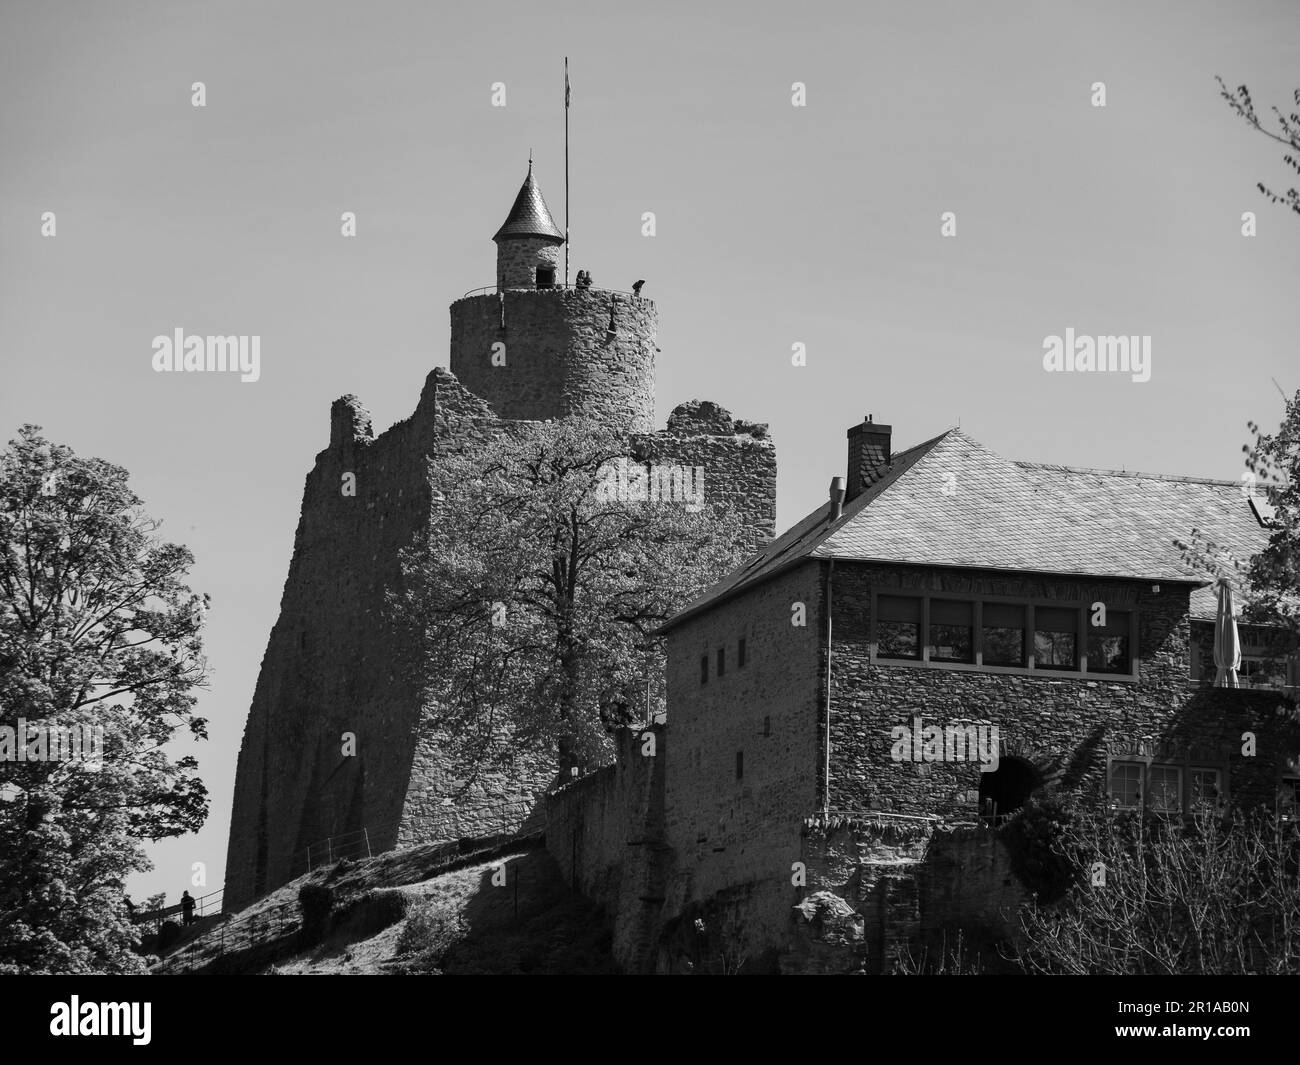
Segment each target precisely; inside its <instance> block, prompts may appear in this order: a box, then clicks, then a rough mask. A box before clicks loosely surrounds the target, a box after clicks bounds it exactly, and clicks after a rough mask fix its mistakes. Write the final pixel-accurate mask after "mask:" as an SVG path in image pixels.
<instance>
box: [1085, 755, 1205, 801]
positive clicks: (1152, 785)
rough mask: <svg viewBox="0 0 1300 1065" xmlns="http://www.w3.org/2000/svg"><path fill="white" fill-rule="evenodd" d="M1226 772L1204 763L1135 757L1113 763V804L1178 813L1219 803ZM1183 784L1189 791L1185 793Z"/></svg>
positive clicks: (1111, 782)
mask: <svg viewBox="0 0 1300 1065" xmlns="http://www.w3.org/2000/svg"><path fill="white" fill-rule="evenodd" d="M1224 778H1225V771H1224V769H1223V768H1221V767H1214V766H1205V765H1189V764H1188V763H1186V762H1183V763H1182V764H1172V763H1165V762H1147V761H1146V760H1144V759H1143V760H1139V759H1136V758H1125V759H1118V760H1112V761H1111V763H1110V798H1111V804H1112V805H1114V806H1118V807H1122V808H1124V809H1128V810H1135V809H1138V808H1140V807H1145V808H1146V809H1148V810H1150V811H1151V812H1152V813H1158V814H1177V813H1182V812H1183V811H1184V810H1192V809H1195V808H1197V807H1207V806H1209V807H1214V806H1217V805H1218V804H1219V803H1220V802H1222V801H1223V799H1224V798H1225V797H1226V796H1225V794H1224V786H1223V785H1224ZM1184 787H1185V788H1186V791H1185V792H1184Z"/></svg>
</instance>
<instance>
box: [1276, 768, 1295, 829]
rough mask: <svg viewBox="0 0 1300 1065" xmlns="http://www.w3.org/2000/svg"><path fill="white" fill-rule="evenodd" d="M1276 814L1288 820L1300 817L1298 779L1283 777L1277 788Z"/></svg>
mask: <svg viewBox="0 0 1300 1065" xmlns="http://www.w3.org/2000/svg"><path fill="white" fill-rule="evenodd" d="M1277 808H1278V812H1279V813H1282V814H1285V815H1286V816H1287V817H1288V819H1291V820H1294V819H1295V818H1297V817H1300V777H1292V776H1284V777H1283V778H1282V783H1281V785H1280V786H1279V787H1278V795H1277Z"/></svg>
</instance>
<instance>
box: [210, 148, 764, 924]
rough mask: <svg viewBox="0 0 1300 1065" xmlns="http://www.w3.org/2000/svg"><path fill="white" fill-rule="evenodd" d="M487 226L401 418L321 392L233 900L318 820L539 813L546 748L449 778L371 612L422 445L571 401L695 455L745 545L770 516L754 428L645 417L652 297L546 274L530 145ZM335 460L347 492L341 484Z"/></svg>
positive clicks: (396, 835)
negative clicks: (485, 243)
mask: <svg viewBox="0 0 1300 1065" xmlns="http://www.w3.org/2000/svg"><path fill="white" fill-rule="evenodd" d="M493 239H494V241H495V242H496V245H497V284H496V286H495V288H493V289H489V290H486V291H482V292H479V293H477V294H470V295H467V296H465V297H464V298H462V299H459V300H457V301H456V302H454V303H453V304H452V305H451V358H450V367H451V369H450V372H448V370H446V369H442V368H435V369H434V370H433V371H432V372H431V373H430V374H429V375H428V378H427V379H426V381H425V385H424V388H423V391H422V392H421V395H420V399H419V402H418V403H417V405H416V408H415V412H414V413H413V414H412V415H411V417H409V418H408V419H406V420H405V421H402V422H399V423H398V424H396V425H394V426H392V427H391V428H389V429H388V430H387V431H385V432H383V433H381V434H380V435H379V436H375V435H374V432H373V430H372V427H371V422H370V415H369V413H368V412H367V411H366V409H365V408H364V407H363V406H362V405H361V403H360V402H359V401H358V400H357V398H356V397H355V396H344V397H343V398H341V399H339V400H336V401H335V402H334V404H333V407H332V409H331V412H330V434H329V446H328V447H327V448H325V450H323V451H321V452H320V453H319V454H318V455H317V456H316V459H315V463H314V465H313V467H312V469H311V471H310V472H309V473H308V474H307V478H306V483H305V486H304V490H303V502H302V509H301V516H300V518H299V522H298V528H297V532H296V534H295V537H294V550H293V558H292V561H291V563H290V566H289V574H288V577H287V579H286V580H285V586H284V592H283V595H282V598H281V602H280V614H279V617H278V619H277V621H276V623H275V626H274V628H273V629H272V631H271V635H270V639H269V641H268V643H267V649H266V653H265V655H264V657H263V659H262V668H261V673H260V675H259V677H258V681H257V687H256V690H255V692H254V695H253V701H252V706H251V708H250V710H249V714H248V720H247V723H246V725H245V729H244V738H243V744H242V746H241V748H240V753H239V762H238V769H237V772H236V778H235V794H234V804H233V812H232V816H231V826H230V841H229V847H228V852H227V861H226V882H225V896H224V898H225V906H226V909H227V910H228V911H233V910H237V909H239V908H241V907H243V906H245V905H247V904H248V903H249V902H251V901H252V900H253V899H256V898H258V897H259V896H261V895H262V894H264V893H265V892H267V891H270V890H272V889H274V888H275V887H277V886H279V885H281V884H283V883H285V882H287V881H288V880H290V879H292V878H293V877H295V876H297V875H299V874H300V873H302V872H304V871H305V867H306V866H305V860H306V856H307V853H308V847H310V846H312V845H318V844H320V843H321V842H322V841H325V840H327V839H330V838H335V837H339V836H343V835H347V834H359V833H364V836H365V839H366V843H367V847H368V849H369V850H370V851H371V852H374V853H377V852H379V851H382V850H386V849H390V848H392V847H395V846H398V845H403V846H404V845H409V844H415V843H424V842H434V841H438V840H451V839H460V838H464V837H472V836H482V835H488V834H493V833H497V832H506V831H513V830H515V829H517V828H518V827H519V826H520V825H521V824H524V823H525V822H526V821H527V820H528V819H529V818H530V817H532V816H534V815H538V814H540V810H539V797H540V795H541V794H542V792H543V791H544V789H545V788H546V787H547V785H548V784H549V783H550V782H551V781H552V780H553V778H554V774H555V766H554V765H553V764H550V763H548V761H547V760H546V759H544V758H538V759H536V760H534V761H533V762H531V763H530V762H527V761H524V762H522V763H521V768H518V769H516V770H514V771H511V772H496V773H491V772H489V773H484V774H480V775H479V776H478V777H477V778H476V779H474V780H473V781H467V780H464V779H462V778H460V777H458V776H457V770H456V769H455V768H454V765H453V763H454V759H453V757H452V755H453V753H454V751H455V747H456V742H457V741H456V738H455V737H454V736H450V735H447V734H446V733H444V732H439V731H438V730H436V729H429V728H427V727H423V728H422V726H421V718H422V716H423V714H422V711H423V709H424V708H423V706H422V699H421V695H420V692H419V690H418V688H417V686H416V685H415V684H414V683H413V681H412V680H411V679H410V671H409V669H408V668H407V665H408V664H409V662H410V661H411V657H410V656H412V655H414V654H415V653H416V651H415V649H414V648H413V647H411V646H410V645H409V643H408V642H407V640H406V639H405V638H404V637H403V636H402V634H401V633H399V632H397V631H395V630H394V629H393V628H392V626H391V625H390V624H389V623H388V621H387V620H386V617H385V611H384V594H385V590H386V589H387V588H389V587H390V586H392V585H393V584H394V583H395V582H396V581H397V580H398V578H399V576H400V568H399V564H398V553H399V551H400V550H401V549H402V548H404V547H406V546H408V545H409V544H410V543H411V541H412V540H413V538H415V537H416V536H417V535H418V534H419V533H420V532H421V531H422V530H423V529H424V528H426V524H427V522H428V521H429V520H430V508H431V505H432V501H433V498H434V494H435V493H436V490H437V486H436V485H431V484H430V483H429V480H428V476H427V472H426V460H427V459H428V458H429V457H430V456H435V455H438V454H441V453H445V452H446V451H449V450H452V451H454V450H458V449H465V448H473V447H475V446H477V445H479V444H481V443H482V442H484V441H486V440H489V439H491V438H493V437H495V436H496V435H498V434H499V433H501V432H502V431H504V430H505V429H506V428H507V427H508V426H510V425H511V424H518V423H522V422H529V421H533V422H536V421H544V420H547V419H555V418H578V419H585V420H588V421H590V422H591V423H592V424H604V425H608V426H612V427H615V428H618V429H620V430H623V431H630V432H632V433H633V434H635V435H634V437H633V450H634V455H633V456H631V457H633V458H635V459H636V460H638V461H650V462H655V463H661V464H671V465H682V466H688V467H689V466H700V467H703V468H704V469H705V471H706V475H707V484H708V493H709V497H710V499H711V501H714V502H721V503H723V505H724V506H726V507H727V508H728V509H730V510H732V511H734V512H736V513H738V514H740V515H741V516H742V517H743V519H744V520H745V523H746V527H747V529H748V530H749V534H750V537H751V543H750V544H749V545H748V546H750V547H756V546H757V545H759V544H760V543H762V542H764V541H766V540H768V539H770V538H771V537H772V535H773V533H774V531H775V497H776V455H775V449H774V447H773V444H772V441H771V439H770V438H769V436H768V433H767V426H766V425H762V424H756V423H751V422H744V421H740V420H733V419H732V417H731V415H730V414H729V413H728V412H727V411H726V410H724V409H723V408H721V407H719V406H717V405H716V404H713V403H710V402H707V401H706V402H700V401H693V402H690V403H684V404H681V405H680V406H678V407H677V408H676V409H675V410H674V411H673V412H672V414H671V416H670V417H669V419H668V425H667V428H666V429H659V430H656V429H655V428H654V422H655V416H654V405H655V354H656V352H657V351H658V348H657V347H656V333H657V329H658V310H657V308H656V307H655V304H654V302H653V301H652V300H650V299H647V298H645V297H643V296H640V295H637V294H631V293H622V292H614V291H610V290H605V289H598V288H593V287H590V286H586V287H583V288H577V287H569V286H568V285H567V284H559V283H557V280H556V275H557V269H558V263H559V255H560V252H561V250H562V248H563V245H564V243H565V237H564V234H563V233H562V232H561V231H560V230H559V228H558V227H557V226H556V225H555V222H554V221H553V220H552V217H551V214H550V211H549V210H548V208H547V206H546V202H545V200H544V199H543V198H542V194H541V191H540V190H539V188H538V186H537V183H536V181H535V179H534V177H533V174H532V165H531V163H530V164H529V172H528V176H527V178H526V179H525V181H524V183H523V186H522V187H521V188H520V190H519V195H518V196H517V198H516V199H515V202H514V205H513V207H512V208H511V210H510V213H509V216H508V217H507V219H506V221H505V223H504V224H503V225H502V226H501V228H500V229H499V230H498V231H497V233H496V235H495V236H494V238H493ZM501 352H505V353H506V357H505V358H504V359H500V358H496V359H494V354H498V355H499V354H500V353H501ZM502 363H504V364H502ZM349 474H350V475H352V476H351V478H347V480H349V481H351V483H352V484H353V485H354V490H355V495H345V494H344V493H343V492H342V491H341V490H340V486H341V484H343V483H344V481H345V476H346V475H349ZM345 733H351V734H352V735H353V736H354V737H355V754H353V755H347V754H344V753H343V736H344V734H345ZM363 853H364V852H363Z"/></svg>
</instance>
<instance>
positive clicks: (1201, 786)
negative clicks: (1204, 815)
mask: <svg viewBox="0 0 1300 1065" xmlns="http://www.w3.org/2000/svg"><path fill="white" fill-rule="evenodd" d="M1191 789H1192V790H1191V795H1190V796H1189V798H1190V799H1191V804H1192V805H1193V806H1215V805H1217V804H1218V802H1219V796H1220V794H1221V789H1220V787H1219V771H1218V770H1217V769H1193V770H1192V772H1191Z"/></svg>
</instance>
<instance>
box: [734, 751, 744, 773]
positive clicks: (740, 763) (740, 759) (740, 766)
mask: <svg viewBox="0 0 1300 1065" xmlns="http://www.w3.org/2000/svg"><path fill="white" fill-rule="evenodd" d="M744 776H745V752H744V751H737V752H736V779H737V780H741V779H743V778H744Z"/></svg>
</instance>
